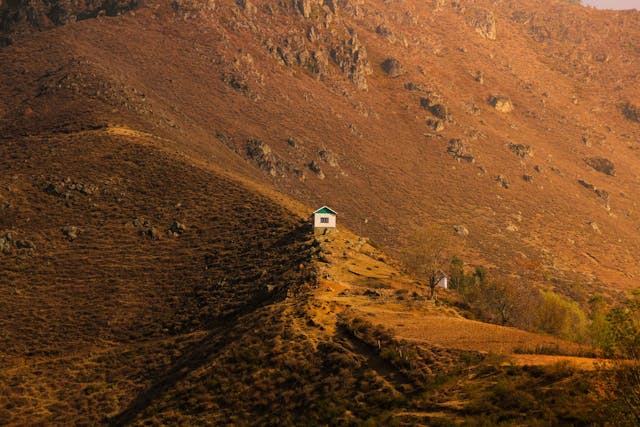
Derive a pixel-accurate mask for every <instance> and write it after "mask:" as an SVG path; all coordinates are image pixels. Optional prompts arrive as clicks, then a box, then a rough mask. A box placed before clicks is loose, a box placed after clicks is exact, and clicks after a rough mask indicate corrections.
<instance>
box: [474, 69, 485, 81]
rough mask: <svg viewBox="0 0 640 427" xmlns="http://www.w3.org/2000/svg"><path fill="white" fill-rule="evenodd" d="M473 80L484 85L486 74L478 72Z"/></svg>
mask: <svg viewBox="0 0 640 427" xmlns="http://www.w3.org/2000/svg"><path fill="white" fill-rule="evenodd" d="M473 79H474V80H475V81H477V82H478V83H480V84H484V73H483V72H482V71H480V70H478V71H476V75H475V77H474V78H473Z"/></svg>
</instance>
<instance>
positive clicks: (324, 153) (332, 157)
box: [318, 149, 338, 168]
mask: <svg viewBox="0 0 640 427" xmlns="http://www.w3.org/2000/svg"><path fill="white" fill-rule="evenodd" d="M318 156H319V157H320V159H321V160H322V161H324V162H325V163H328V164H329V166H331V167H332V168H335V167H338V156H337V155H336V154H335V153H333V152H331V151H329V150H327V149H324V150H321V151H320V152H319V153H318Z"/></svg>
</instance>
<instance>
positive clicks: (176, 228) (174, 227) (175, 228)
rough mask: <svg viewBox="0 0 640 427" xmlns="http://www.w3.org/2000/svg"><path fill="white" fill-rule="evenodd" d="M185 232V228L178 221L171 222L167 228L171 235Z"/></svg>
mask: <svg viewBox="0 0 640 427" xmlns="http://www.w3.org/2000/svg"><path fill="white" fill-rule="evenodd" d="M185 231H187V226H186V225H184V224H183V223H181V222H179V221H173V224H171V227H169V232H171V233H172V234H173V235H180V234H184V232H185Z"/></svg>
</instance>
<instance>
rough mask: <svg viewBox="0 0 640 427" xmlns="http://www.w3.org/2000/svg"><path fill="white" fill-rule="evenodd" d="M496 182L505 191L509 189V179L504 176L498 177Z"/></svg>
mask: <svg viewBox="0 0 640 427" xmlns="http://www.w3.org/2000/svg"><path fill="white" fill-rule="evenodd" d="M496 181H497V182H498V185H499V186H501V187H502V188H504V189H507V188H509V179H508V178H507V177H506V176H504V175H498V177H497V178H496Z"/></svg>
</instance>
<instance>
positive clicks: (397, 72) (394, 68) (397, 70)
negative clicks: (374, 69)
mask: <svg viewBox="0 0 640 427" xmlns="http://www.w3.org/2000/svg"><path fill="white" fill-rule="evenodd" d="M380 66H381V67H382V70H383V71H384V72H385V73H386V74H387V76H389V77H392V78H396V77H400V76H401V75H403V74H404V73H406V70H405V69H404V67H403V66H402V64H401V63H400V61H398V60H397V59H396V58H387V59H385V60H384V62H383V63H382V64H381V65H380Z"/></svg>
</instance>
